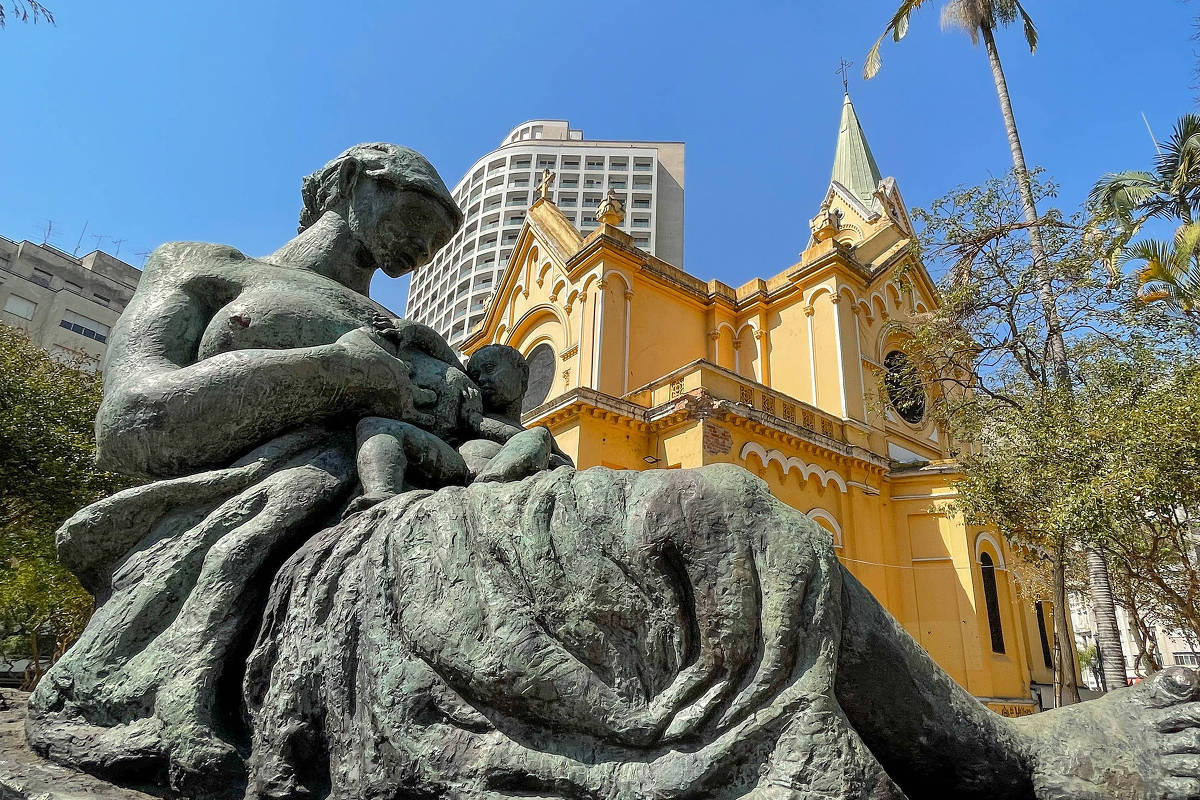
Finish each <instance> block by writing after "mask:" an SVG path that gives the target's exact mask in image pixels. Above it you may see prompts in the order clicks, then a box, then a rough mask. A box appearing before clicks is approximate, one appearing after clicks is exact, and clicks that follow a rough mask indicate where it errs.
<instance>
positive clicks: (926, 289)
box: [462, 96, 1053, 715]
mask: <svg viewBox="0 0 1200 800" xmlns="http://www.w3.org/2000/svg"><path fill="white" fill-rule="evenodd" d="M542 194H543V197H541V198H539V199H538V200H537V201H536V202H535V203H534V204H533V206H532V207H531V208H530V210H529V213H528V216H527V218H526V221H525V224H524V226H523V228H522V229H521V232H520V234H519V238H518V241H517V243H516V246H515V249H514V251H513V255H512V258H511V260H510V262H509V264H508V268H507V270H506V271H505V273H504V274H503V276H502V278H501V279H500V281H499V283H498V284H497V288H496V292H495V294H494V296H493V298H492V302H491V304H490V306H489V308H488V311H487V314H486V316H485V317H484V319H483V321H482V322H481V323H480V324H479V325H478V326H476V328H475V329H474V330H473V331H472V332H471V333H470V334H469V335H468V337H467V338H466V339H465V340H464V342H463V344H462V348H463V350H464V351H465V352H467V353H470V352H473V351H474V350H476V349H478V348H480V347H483V346H484V345H487V344H492V343H500V344H508V345H511V346H513V347H515V348H517V349H518V350H520V351H521V352H522V353H523V354H524V355H525V357H526V358H527V359H528V361H529V363H530V369H531V380H530V389H529V393H528V394H527V396H526V400H527V403H526V413H525V415H524V421H525V424H526V425H530V426H531V425H545V426H547V427H548V428H549V429H550V430H551V431H552V432H553V434H554V436H555V438H556V439H557V441H558V442H559V444H560V446H561V447H562V448H563V450H564V451H565V452H566V453H567V454H569V455H570V456H572V458H574V459H575V461H576V463H577V464H578V466H579V467H580V468H586V467H592V466H605V467H612V468H621V469H675V468H686V467H696V466H701V465H704V464H713V463H733V464H738V465H740V466H743V467H745V468H746V469H747V470H749V471H751V472H752V473H754V474H756V475H758V476H760V477H761V478H763V480H765V481H766V482H767V483H768V485H769V486H770V488H771V491H772V492H773V493H774V494H775V495H776V496H777V497H778V498H780V499H781V500H783V501H784V502H786V503H788V504H789V505H791V506H792V507H794V508H796V509H798V510H799V511H801V512H802V513H804V514H806V515H808V516H809V517H810V518H812V519H813V520H814V521H815V522H816V523H817V524H818V525H820V526H821V527H823V528H824V529H825V530H826V531H828V533H829V536H830V538H831V539H832V540H833V543H834V546H835V548H836V552H837V553H838V556H839V557H840V559H841V560H842V562H843V564H844V565H845V566H846V568H847V569H848V570H849V571H850V572H852V573H853V574H854V575H855V576H856V577H857V578H858V579H859V580H860V581H862V582H863V584H864V585H866V586H867V587H868V588H869V589H870V590H871V592H872V593H874V595H875V596H876V597H877V598H878V599H879V600H880V601H881V602H882V603H883V605H884V606H885V607H886V608H887V609H888V610H889V611H890V612H891V613H892V614H893V615H894V616H895V617H896V618H897V619H898V620H899V621H900V623H901V624H902V625H903V626H904V627H905V628H906V629H907V630H908V632H909V633H910V634H912V636H913V637H914V638H915V639H916V640H917V641H918V642H920V644H921V645H922V646H923V647H924V648H925V649H926V650H927V651H928V652H929V653H930V654H931V655H932V656H933V658H934V659H935V660H936V661H937V662H938V663H939V664H940V665H941V667H942V668H943V669H945V670H946V671H947V672H948V673H949V674H950V675H951V676H953V677H954V679H955V680H957V681H958V682H959V683H960V684H962V685H963V686H964V687H965V688H966V689H967V690H968V691H970V692H972V693H973V694H974V695H976V696H977V697H979V698H980V699H981V700H982V701H983V702H985V703H988V704H989V706H991V707H992V708H993V709H995V710H996V711H998V712H1000V713H1003V714H1007V715H1020V714H1025V713H1032V712H1033V711H1035V710H1037V708H1038V707H1039V705H1041V704H1042V703H1044V705H1045V706H1046V707H1049V705H1050V704H1051V703H1052V699H1051V698H1052V692H1050V686H1051V685H1052V681H1053V673H1052V666H1051V665H1052V660H1051V642H1050V640H1049V638H1048V637H1050V636H1051V631H1052V626H1051V617H1050V608H1049V604H1046V605H1045V607H1043V606H1042V605H1041V604H1035V603H1034V602H1033V600H1031V599H1030V598H1028V597H1025V596H1023V595H1022V593H1021V592H1020V591H1019V585H1018V577H1017V575H1016V574H1015V572H1014V571H1013V570H1012V569H1010V566H1011V565H1012V564H1013V563H1014V558H1015V556H1014V554H1013V553H1012V551H1011V550H1010V548H1009V547H1008V546H1007V544H1006V543H1005V542H1004V541H1003V539H1002V538H1001V537H1000V536H998V535H997V534H996V533H994V532H993V531H989V530H985V529H981V528H976V527H972V526H969V525H966V524H965V523H964V521H963V520H962V519H961V517H959V516H957V515H956V514H954V513H953V512H952V511H951V510H950V509H948V508H947V503H948V501H950V500H952V499H953V497H954V489H953V482H954V480H955V478H956V475H957V473H956V467H955V464H954V462H953V460H952V459H951V444H952V443H951V442H949V441H947V436H946V432H945V431H944V430H941V429H939V428H938V427H937V426H936V425H935V424H934V423H933V422H931V421H930V419H929V418H928V415H927V414H926V413H925V411H926V409H925V407H924V406H925V399H924V398H923V397H921V396H919V394H918V395H916V396H914V395H913V392H912V391H911V390H907V391H906V390H904V389H903V388H902V387H899V386H894V391H892V392H891V394H889V391H888V389H887V388H886V387H888V386H889V385H890V384H889V382H888V381H887V380H886V378H885V376H886V375H887V374H888V371H889V370H897V369H900V368H902V366H903V364H904V360H905V359H906V358H907V357H906V355H905V325H906V323H907V322H909V321H911V320H912V319H913V318H914V317H915V316H916V315H919V314H921V313H923V312H925V311H927V310H929V309H931V308H933V307H935V304H936V303H937V302H938V301H937V292H936V290H935V288H934V286H933V283H932V281H931V279H930V277H929V275H928V273H927V272H926V271H925V269H924V267H923V266H922V265H921V264H920V262H919V261H918V260H917V258H916V256H915V251H914V248H913V247H912V243H913V230H912V226H911V223H910V221H909V218H908V214H907V211H906V209H905V205H904V202H903V200H902V198H901V196H900V192H899V190H898V188H897V186H896V182H895V180H894V179H892V178H886V179H884V178H881V176H880V172H879V169H878V167H877V166H876V164H875V160H874V158H873V156H872V155H871V151H870V149H869V147H868V146H867V142H866V138H865V136H864V135H863V131H862V128H861V126H860V125H859V122H858V119H857V116H856V114H855V111H854V107H853V105H851V103H850V99H849V97H848V96H847V97H846V99H845V102H844V105H843V109H842V121H841V130H840V131H839V135H838V143H837V148H836V154H835V159H834V170H833V178H832V180H831V182H830V186H829V189H828V191H827V192H826V194H825V197H824V200H823V202H822V203H821V206H820V208H819V210H818V213H817V216H816V217H815V218H814V219H813V221H812V235H811V238H810V239H809V242H808V246H807V248H806V249H805V250H804V252H803V253H802V255H801V258H800V260H799V261H798V262H797V263H795V264H793V265H791V266H790V267H788V268H787V269H785V270H783V271H782V272H779V273H778V274H776V275H774V276H773V277H770V278H766V279H759V278H756V279H754V280H751V281H749V282H747V283H745V284H743V285H742V286H738V287H732V286H728V285H726V284H724V283H721V282H719V281H715V280H709V281H704V280H701V279H700V278H697V277H695V276H692V275H690V274H688V273H686V272H684V271H683V270H681V269H679V268H677V267H675V266H672V265H670V264H668V263H666V262H664V261H662V260H660V259H657V258H655V257H653V256H651V255H649V254H647V253H645V252H643V251H642V250H640V249H639V248H638V247H637V246H635V242H634V240H633V238H632V237H631V236H630V235H629V234H626V233H624V232H623V231H621V230H620V229H619V228H618V227H617V225H619V224H620V219H621V214H622V213H623V209H622V207H621V198H620V197H619V196H616V195H614V194H611V193H610V197H609V199H608V200H606V201H605V202H604V203H603V204H602V205H601V207H600V208H599V209H598V211H597V219H598V220H599V221H600V225H599V227H598V228H597V229H596V230H595V231H592V232H591V233H590V234H589V235H587V236H584V235H582V234H581V233H580V232H579V231H578V230H577V229H576V228H575V227H574V225H573V224H572V223H571V222H570V221H569V220H568V219H567V218H566V217H565V216H564V215H563V213H562V212H561V211H559V209H558V208H557V207H556V206H555V205H554V203H553V202H552V201H551V199H550V192H549V191H548V189H547V188H546V187H543V191H542ZM1039 698H1041V700H1039Z"/></svg>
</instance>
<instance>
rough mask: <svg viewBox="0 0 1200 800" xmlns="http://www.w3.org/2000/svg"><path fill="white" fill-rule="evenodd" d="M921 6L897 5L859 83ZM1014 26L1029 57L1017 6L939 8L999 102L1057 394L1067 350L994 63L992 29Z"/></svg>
mask: <svg viewBox="0 0 1200 800" xmlns="http://www.w3.org/2000/svg"><path fill="white" fill-rule="evenodd" d="M925 3H926V0H902V2H901V3H900V6H899V8H897V9H896V13H895V14H893V15H892V19H891V21H889V22H888V24H887V27H886V28H884V29H883V35H882V36H880V37H879V39H878V40H876V42H875V45H874V46H873V47H872V48H871V50H870V52H869V53H867V59H866V63H865V65H864V66H863V77H864V78H866V79H868V80H870V79H871V78H873V77H875V76H876V75H877V74H878V73H879V69H880V67H882V66H883V59H882V58H880V56H879V46H880V45H881V44H883V40H884V39H885V38H887V35H888V34H889V33H890V34H891V35H892V39H893V40H894V41H897V42H898V41H900V40H901V39H903V38H904V37H905V35H906V34H907V33H908V21H909V19H910V18H911V17H912V15H913V14H914V13H916V12H917V11H918V10H920V8H921V7H922V6H923V5H925ZM1017 20H1020V21H1021V24H1022V26H1023V29H1024V33H1025V42H1026V44H1028V45H1029V52H1031V53H1034V52H1037V46H1038V33H1037V27H1036V26H1035V25H1034V24H1033V19H1032V18H1031V17H1030V16H1029V14H1028V13H1027V12H1026V11H1025V8H1024V6H1022V5H1021V3H1020V2H1019V0H950V2H949V3H947V4H946V5H945V6H944V7H943V8H942V25H943V26H947V27H957V28H961V29H963V30H964V31H966V32H967V35H969V36H970V37H971V43H972V44H978V43H979V42H980V40H982V41H983V48H984V50H985V51H986V52H987V57H988V63H989V64H990V65H991V68H992V81H993V82H994V83H995V85H996V97H997V98H998V99H999V101H1000V114H1001V116H1002V117H1003V118H1004V130H1005V132H1006V133H1007V134H1008V149H1009V151H1010V152H1011V154H1012V162H1013V173H1014V175H1015V176H1016V180H1017V190H1018V192H1019V193H1020V195H1021V205H1022V206H1023V209H1022V210H1023V211H1024V215H1025V223H1026V224H1027V225H1028V226H1029V246H1030V250H1031V251H1032V255H1033V261H1034V266H1035V267H1036V268H1037V271H1038V273H1039V275H1040V276H1041V281H1040V282H1041V291H1040V292H1039V294H1040V300H1041V305H1042V313H1043V316H1044V318H1045V319H1044V321H1045V325H1046V333H1047V341H1048V344H1049V349H1050V363H1051V367H1052V371H1053V375H1054V381H1055V384H1056V385H1057V386H1058V387H1059V388H1063V387H1066V386H1067V385H1068V384H1069V382H1070V378H1071V376H1070V370H1069V369H1068V366H1067V350H1066V346H1065V344H1064V343H1063V337H1062V324H1061V322H1060V321H1059V314H1058V307H1057V304H1056V303H1055V302H1054V293H1053V286H1052V283H1051V274H1050V269H1049V265H1048V264H1047V263H1046V251H1045V248H1044V247H1043V246H1042V233H1041V230H1040V229H1039V228H1038V214H1037V205H1036V204H1035V203H1034V199H1033V189H1032V187H1031V186H1030V182H1029V168H1028V167H1027V166H1026V165H1025V150H1024V149H1023V148H1022V147H1021V137H1020V135H1019V134H1018V133H1017V119H1016V117H1015V116H1014V114H1013V109H1012V100H1011V98H1010V97H1009V94H1008V81H1007V80H1006V79H1005V77H1004V67H1003V65H1002V64H1001V63H1000V51H999V50H998V49H997V48H996V37H995V30H996V28H997V27H999V26H1004V25H1010V24H1012V23H1014V22H1016V21H1017Z"/></svg>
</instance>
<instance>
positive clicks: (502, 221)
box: [404, 119, 683, 345]
mask: <svg viewBox="0 0 1200 800" xmlns="http://www.w3.org/2000/svg"><path fill="white" fill-rule="evenodd" d="M547 169H548V170H550V171H551V172H553V173H554V175H555V177H554V182H553V184H552V186H551V191H550V199H551V200H553V201H554V203H555V204H556V205H557V206H558V207H559V209H561V210H562V212H563V213H564V214H565V215H566V216H567V219H569V220H571V222H573V223H574V224H575V226H576V227H577V228H579V229H580V230H581V231H583V233H584V235H587V234H588V233H589V232H591V231H592V230H594V229H595V228H596V226H597V223H596V220H595V211H596V207H597V206H598V205H599V204H600V200H601V198H603V197H604V195H605V193H607V192H608V190H609V189H614V190H615V191H616V192H617V195H618V196H619V197H620V198H621V200H622V201H623V202H624V203H625V208H626V215H625V222H624V224H623V225H622V226H621V227H622V228H623V229H624V230H625V231H626V232H627V233H629V234H630V235H631V236H633V237H634V242H635V243H636V244H637V246H638V247H640V248H641V249H643V250H645V251H646V252H647V253H650V254H652V255H654V256H657V257H658V258H661V259H662V260H663V261H666V262H667V263H669V264H674V265H676V266H680V267H682V266H683V143H682V142H623V141H607V140H606V141H599V140H597V141H591V140H585V139H584V138H583V131H581V130H575V129H572V128H571V125H570V123H569V122H567V121H566V120H550V119H538V120H530V121H529V122H525V123H522V124H521V125H518V126H517V127H516V128H514V129H513V130H512V131H511V132H510V133H509V134H508V135H507V136H505V137H504V141H503V142H502V143H501V145H500V147H498V148H497V149H495V150H493V151H492V152H490V153H488V154H487V155H485V156H483V157H482V158H480V159H479V160H478V161H476V162H475V163H474V165H472V166H471V169H469V170H468V171H467V174H466V175H464V176H463V178H462V180H460V181H459V182H458V183H457V184H456V185H455V187H454V189H453V191H452V192H451V193H452V194H453V195H454V199H455V200H457V201H458V205H459V207H460V208H462V210H463V213H464V214H465V215H466V221H465V222H464V224H463V227H462V229H461V230H460V231H459V232H458V234H457V235H456V236H455V237H454V239H453V240H452V241H451V242H450V243H449V244H447V245H446V246H445V247H444V248H443V249H442V250H441V251H440V252H438V254H437V256H436V257H434V259H433V262H432V263H431V264H429V265H428V266H426V267H423V268H421V269H419V270H417V271H416V272H415V273H413V277H412V284H411V286H410V288H409V294H408V301H407V303H406V307H405V314H404V315H405V317H406V318H408V319H411V320H414V321H416V322H421V323H424V324H426V325H429V326H430V327H432V328H433V329H435V330H436V331H438V333H440V334H442V335H443V336H445V337H446V339H447V340H448V341H449V342H450V344H451V345H457V344H458V342H460V341H462V339H463V337H465V336H466V334H467V333H468V332H469V331H470V330H471V328H473V327H474V326H475V325H476V323H478V322H479V321H480V320H481V319H483V314H484V311H485V310H486V309H487V304H488V300H489V299H490V297H491V293H492V288H493V287H494V286H495V285H496V283H497V282H498V281H499V279H500V276H501V274H502V273H503V272H504V268H505V266H506V265H507V264H508V259H509V257H510V256H511V255H512V249H513V245H514V244H515V243H516V241H517V233H518V232H519V231H520V229H521V224H522V223H523V222H524V221H525V212H526V210H528V208H529V206H530V205H532V204H533V201H534V200H535V199H536V197H537V186H538V184H539V183H540V181H541V178H542V172H543V170H547Z"/></svg>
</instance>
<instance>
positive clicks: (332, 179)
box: [299, 142, 463, 231]
mask: <svg viewBox="0 0 1200 800" xmlns="http://www.w3.org/2000/svg"><path fill="white" fill-rule="evenodd" d="M347 161H356V162H358V166H359V172H360V174H362V175H367V176H369V177H379V176H384V177H387V178H388V179H389V180H390V181H391V182H392V183H394V184H396V186H398V187H399V188H401V189H410V190H414V191H418V192H423V193H425V194H427V195H429V196H430V197H431V198H433V199H434V200H436V201H437V202H439V203H441V205H442V206H443V207H444V208H445V209H446V211H447V212H448V213H449V214H450V217H451V219H453V220H454V221H455V222H454V227H455V228H456V229H457V228H458V226H459V225H462V221H463V214H462V211H461V210H459V208H458V204H457V203H455V202H454V198H453V197H451V196H450V192H449V191H447V190H446V184H444V183H443V182H442V179H441V176H439V175H438V173H437V170H436V169H434V168H433V165H432V164H430V163H429V162H428V161H427V160H426V159H425V157H424V156H423V155H421V154H420V153H418V152H417V151H416V150H413V149H411V148H408V147H401V146H400V145H397V144H386V143H384V142H373V143H370V144H356V145H355V146H354V147H351V148H350V149H349V150H347V151H346V152H344V153H342V154H341V155H340V156H338V157H337V158H335V159H333V160H332V161H330V162H329V163H328V164H326V165H325V166H323V167H321V169H319V170H317V171H316V172H314V173H313V174H311V175H309V176H308V177H306V178H305V179H304V182H303V183H302V184H301V186H300V196H301V197H302V198H303V199H304V208H302V209H301V210H300V228H299V230H300V231H304V229H305V228H308V227H309V226H310V225H312V224H313V223H314V222H316V221H317V220H318V219H320V218H321V215H322V214H324V213H325V212H326V211H328V210H329V209H330V208H332V207H333V206H335V205H337V204H338V203H340V202H342V201H343V200H344V199H346V198H345V197H344V192H345V189H346V187H344V186H342V185H341V175H342V165H343V164H345V163H346V162H347Z"/></svg>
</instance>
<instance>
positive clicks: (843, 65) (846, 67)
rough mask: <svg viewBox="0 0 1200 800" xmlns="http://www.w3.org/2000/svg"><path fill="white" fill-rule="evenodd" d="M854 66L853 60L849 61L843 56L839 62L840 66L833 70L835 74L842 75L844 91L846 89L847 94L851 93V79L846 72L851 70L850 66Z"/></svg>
mask: <svg viewBox="0 0 1200 800" xmlns="http://www.w3.org/2000/svg"><path fill="white" fill-rule="evenodd" d="M853 66H854V62H853V61H847V60H846V59H844V58H843V59H842V60H841V61H839V62H838V68H837V69H835V70H834V71H833V73H834V74H835V75H841V76H842V91H844V92H845V93H846V94H850V81H849V80H848V79H847V78H846V74H847V73H848V72H850V68H851V67H853Z"/></svg>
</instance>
